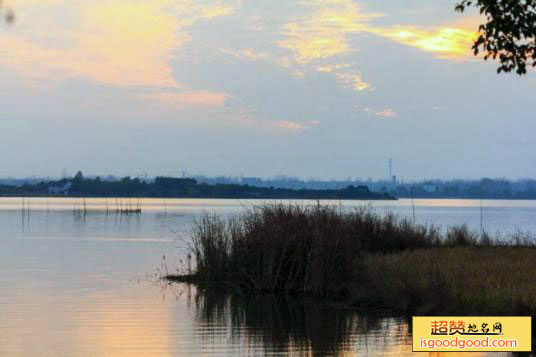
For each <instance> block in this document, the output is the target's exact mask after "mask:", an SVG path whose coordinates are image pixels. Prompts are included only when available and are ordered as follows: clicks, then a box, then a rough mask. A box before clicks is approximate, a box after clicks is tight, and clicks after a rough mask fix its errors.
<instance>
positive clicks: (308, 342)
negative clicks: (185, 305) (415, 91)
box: [179, 284, 506, 356]
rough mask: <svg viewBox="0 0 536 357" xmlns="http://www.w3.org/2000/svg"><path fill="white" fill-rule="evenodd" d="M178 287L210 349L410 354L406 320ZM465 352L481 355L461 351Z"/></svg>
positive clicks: (309, 303)
mask: <svg viewBox="0 0 536 357" xmlns="http://www.w3.org/2000/svg"><path fill="white" fill-rule="evenodd" d="M179 286H180V288H179V289H181V291H182V293H184V292H185V291H187V293H186V294H185V295H182V293H181V295H180V296H181V297H180V298H187V299H189V300H193V301H194V302H195V303H194V306H192V307H191V308H193V309H194V313H195V315H194V316H195V323H196V324H197V329H198V333H199V335H200V336H201V339H202V341H203V342H204V343H205V344H211V345H213V346H219V348H218V347H214V348H215V349H213V350H212V352H213V353H217V352H218V351H219V352H222V349H223V350H224V351H226V352H228V351H230V350H232V351H234V352H235V353H236V354H241V355H249V354H258V353H261V354H269V355H272V354H278V355H308V356H311V355H312V356H326V355H336V356H345V355H349V356H350V355H351V356H356V355H357V356H360V355H363V356H371V355H373V356H385V355H392V356H399V355H410V354H412V352H411V332H410V331H411V327H410V323H409V320H408V319H406V318H396V317H388V316H387V317H386V316H382V315H380V314H374V313H370V312H367V313H365V312H362V311H361V312H358V311H355V310H353V309H348V308H344V307H342V306H339V307H338V306H334V305H333V304H327V303H325V302H323V301H319V300H316V299H303V298H295V297H274V296H266V295H247V294H229V293H226V292H225V291H224V290H222V289H214V288H210V289H195V288H193V287H191V286H187V285H182V284H180V285H179ZM191 295H193V296H191ZM421 355H426V354H422V353H421ZM430 355H434V356H440V355H444V354H441V353H437V352H436V353H433V354H430ZM448 355H449V356H455V355H457V353H454V354H453V353H449V354H448ZM468 355H469V356H486V355H487V354H481V353H472V354H467V353H464V356H468ZM489 355H493V356H496V355H497V353H493V354H489ZM505 355H506V354H505Z"/></svg>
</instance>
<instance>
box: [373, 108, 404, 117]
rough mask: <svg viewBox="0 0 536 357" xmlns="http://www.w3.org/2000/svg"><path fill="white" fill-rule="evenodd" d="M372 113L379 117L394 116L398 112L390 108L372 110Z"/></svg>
mask: <svg viewBox="0 0 536 357" xmlns="http://www.w3.org/2000/svg"><path fill="white" fill-rule="evenodd" d="M374 115H375V116H377V117H380V118H395V117H396V116H398V114H397V113H396V112H395V111H394V110H392V109H384V110H380V111H377V112H374Z"/></svg>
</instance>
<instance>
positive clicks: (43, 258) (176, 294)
mask: <svg viewBox="0 0 536 357" xmlns="http://www.w3.org/2000/svg"><path fill="white" fill-rule="evenodd" d="M295 202H296V203H300V204H309V202H303V201H295ZM259 203H262V202H261V201H252V200H202V199H199V200H189V199H167V200H162V199H143V200H141V201H140V204H141V206H142V209H143V213H142V214H140V215H117V214H115V213H113V212H109V213H108V214H106V213H105V209H106V207H108V210H109V211H113V210H114V209H115V207H116V205H121V206H122V207H134V206H136V205H137V204H138V201H137V200H136V199H132V200H125V199H123V200H122V201H119V200H113V199H108V200H103V199H88V200H86V201H85V202H83V201H81V200H77V199H68V198H54V199H52V198H51V199H44V198H30V199H22V198H0V356H54V357H56V356H57V357H60V356H188V355H223V356H235V355H274V354H275V355H277V354H279V355H287V354H291V355H310V354H314V355H326V354H328V355H329V354H331V355H334V354H337V355H338V354H340V355H378V356H380V355H393V356H398V355H409V354H411V352H410V351H411V340H410V335H409V332H408V331H409V327H408V323H407V321H406V319H404V318H394V317H380V316H376V315H373V314H364V313H356V312H354V311H349V310H344V309H334V308H332V307H330V308H326V307H325V306H323V305H322V304H320V303H319V302H317V301H312V300H303V301H301V300H290V301H289V300H284V299H276V298H270V297H247V296H229V295H226V294H225V292H222V291H214V290H209V291H204V290H199V289H196V288H194V287H191V286H187V285H181V284H176V285H167V284H163V283H162V282H160V281H159V280H158V276H159V275H160V274H161V272H163V271H166V269H167V270H168V271H172V270H174V269H176V268H177V267H178V266H180V263H179V261H180V260H181V258H182V257H183V256H184V254H185V253H184V252H185V248H184V244H183V239H186V240H187V239H188V234H189V229H190V227H191V224H192V221H193V220H194V219H195V218H196V217H199V215H201V214H202V213H203V212H216V213H220V214H232V213H238V212H241V211H243V210H245V209H247V208H248V207H251V206H252V205H255V204H259ZM330 203H332V204H335V205H339V202H330ZM84 204H85V207H86V209H87V213H86V214H82V213H81V212H80V211H79V210H80V209H81V208H83V207H84ZM340 204H341V205H342V207H343V208H352V207H360V206H363V205H366V204H367V203H366V202H362V201H343V202H342V203H340ZM368 204H370V205H371V206H372V207H373V209H375V210H377V211H378V212H381V213H383V212H388V211H392V212H395V213H397V214H400V215H404V216H407V217H410V218H413V207H412V205H411V201H409V200H400V201H389V202H386V201H381V202H372V203H368ZM22 207H26V208H29V209H26V210H23V209H22ZM414 208H415V218H416V220H417V221H418V222H422V223H433V224H436V225H441V226H442V227H443V228H446V227H447V226H450V225H454V224H462V223H467V224H468V225H469V226H470V227H471V228H473V229H475V230H479V229H480V212H481V208H480V201H472V200H415V202H414ZM482 212H483V224H484V227H485V229H486V230H487V231H489V232H496V231H500V232H502V233H505V234H506V233H509V232H513V231H516V230H531V231H535V232H536V219H535V217H536V201H484V202H483V210H482ZM179 236H180V237H182V239H177V237H179ZM435 355H437V354H435ZM491 355H497V354H491Z"/></svg>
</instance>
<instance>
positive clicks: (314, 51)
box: [278, 0, 383, 64]
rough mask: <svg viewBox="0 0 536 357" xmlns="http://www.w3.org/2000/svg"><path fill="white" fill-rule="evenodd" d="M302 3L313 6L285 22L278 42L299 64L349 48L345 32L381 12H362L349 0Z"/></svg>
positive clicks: (363, 26)
mask: <svg viewBox="0 0 536 357" xmlns="http://www.w3.org/2000/svg"><path fill="white" fill-rule="evenodd" d="M305 4H307V5H313V6H314V7H313V9H315V10H313V12H312V14H310V15H308V16H306V17H305V18H302V19H300V20H298V21H294V22H289V23H287V24H286V25H285V26H284V28H283V31H282V34H283V35H284V37H285V38H284V39H283V40H281V41H279V42H278V44H279V46H280V47H282V48H287V49H289V50H291V51H292V52H293V53H294V54H295V59H296V60H297V62H299V63H302V64H305V63H309V62H311V61H314V60H319V59H325V58H328V57H333V56H337V55H343V54H347V53H349V52H351V51H352V48H351V46H350V44H349V42H348V35H349V34H351V33H355V32H360V31H364V30H366V29H367V27H368V26H369V25H368V23H369V22H370V21H371V20H373V19H375V18H377V17H381V16H383V15H382V14H380V13H365V12H363V11H362V10H361V8H360V7H359V6H358V5H357V4H356V3H354V2H353V1H351V0H338V1H333V0H332V1H325V2H317V1H310V2H305Z"/></svg>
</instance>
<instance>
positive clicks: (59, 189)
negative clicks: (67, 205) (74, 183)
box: [48, 182, 71, 196]
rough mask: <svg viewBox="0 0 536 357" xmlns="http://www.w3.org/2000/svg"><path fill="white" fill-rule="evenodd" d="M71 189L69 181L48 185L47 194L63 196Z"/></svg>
mask: <svg viewBox="0 0 536 357" xmlns="http://www.w3.org/2000/svg"><path fill="white" fill-rule="evenodd" d="M70 189H71V183H70V182H67V183H66V184H65V185H63V186H49V187H48V194H49V195H52V196H65V195H67V194H68V193H69V190H70Z"/></svg>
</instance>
